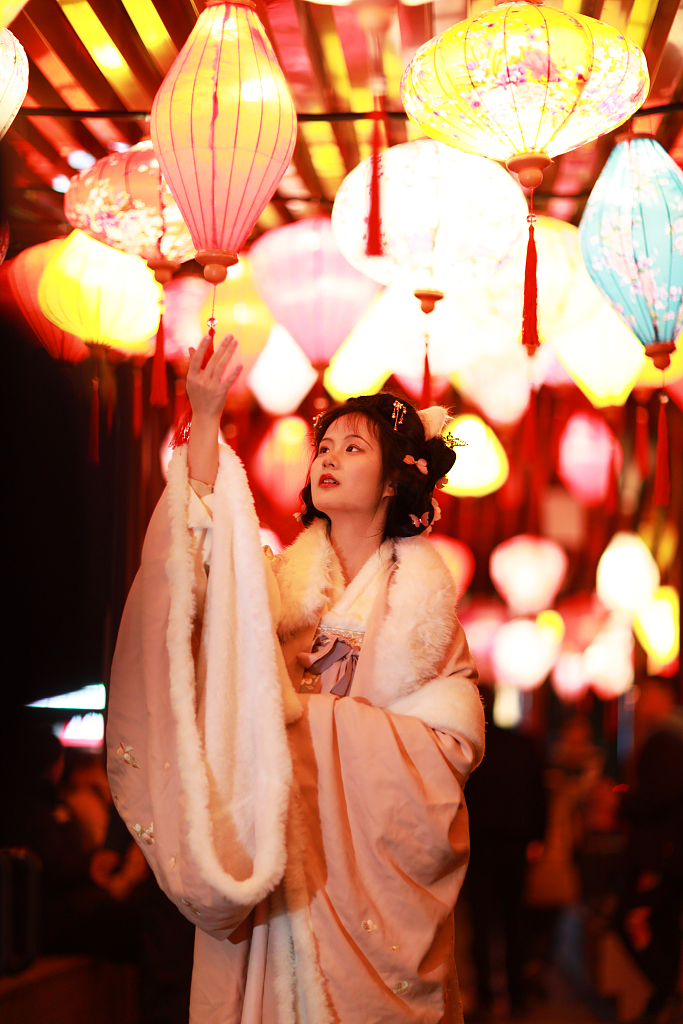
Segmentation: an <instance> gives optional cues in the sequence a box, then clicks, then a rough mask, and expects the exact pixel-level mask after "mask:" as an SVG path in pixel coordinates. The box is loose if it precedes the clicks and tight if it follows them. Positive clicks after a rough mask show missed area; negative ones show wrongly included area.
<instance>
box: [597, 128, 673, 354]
mask: <svg viewBox="0 0 683 1024" xmlns="http://www.w3.org/2000/svg"><path fill="white" fill-rule="evenodd" d="M682 210H683V174H681V171H680V170H679V168H678V166H677V164H675V163H674V161H673V160H672V159H671V157H670V156H669V155H668V153H667V152H666V150H665V149H664V148H663V147H662V146H660V144H659V143H658V142H657V141H656V139H653V138H650V137H649V136H626V137H624V138H623V139H622V140H621V141H619V142H617V144H616V146H615V147H614V149H613V150H612V152H611V154H610V157H609V159H608V161H607V163H606V164H605V167H604V169H603V171H602V173H601V175H600V177H599V178H598V180H597V182H596V183H595V187H594V188H593V191H592V192H591V195H590V198H589V200H588V203H587V204H586V208H585V210H584V213H583V216H582V218H581V224H580V225H579V237H580V240H581V252H582V254H583V258H584V260H585V263H586V267H587V269H588V273H589V274H590V275H591V277H592V278H593V280H594V281H595V283H596V285H597V286H598V288H599V289H600V291H601V292H602V293H603V295H604V296H605V298H606V299H607V301H608V302H609V303H610V305H611V306H612V307H613V308H614V309H615V310H616V312H617V313H618V314H619V316H620V317H621V318H622V320H623V321H624V323H625V324H626V326H627V327H628V328H629V329H630V330H631V331H633V333H634V334H635V336H636V338H637V339H638V341H639V342H640V343H641V345H643V347H644V349H645V352H646V354H647V355H649V356H650V357H651V358H652V360H653V362H654V364H655V366H657V367H659V368H660V369H664V368H665V367H667V366H668V365H669V362H670V354H671V352H672V351H673V350H674V348H675V342H676V338H677V337H678V335H679V334H680V332H681V329H682V328H683V215H682V214H681V211H682Z"/></svg>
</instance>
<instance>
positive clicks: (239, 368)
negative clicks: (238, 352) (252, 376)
mask: <svg viewBox="0 0 683 1024" xmlns="http://www.w3.org/2000/svg"><path fill="white" fill-rule="evenodd" d="M241 372H242V364H241V363H240V364H239V366H236V367H235V369H234V370H233V371H232V373H231V374H230V376H229V377H227V378H226V380H224V381H223V385H224V387H225V389H226V391H228V390H229V389H230V388H231V387H232V386H233V384H234V383H235V381H236V380H237V378H238V377H239V375H240V374H241Z"/></svg>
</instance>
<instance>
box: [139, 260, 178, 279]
mask: <svg viewBox="0 0 683 1024" xmlns="http://www.w3.org/2000/svg"><path fill="white" fill-rule="evenodd" d="M147 266H148V267H149V269H150V270H151V271H152V272H153V273H154V277H155V279H156V280H157V281H158V282H159V284H168V282H169V281H170V280H171V278H172V277H173V275H174V274H175V272H176V270H177V269H178V267H179V266H180V264H179V263H174V262H173V261H172V260H164V259H159V260H147Z"/></svg>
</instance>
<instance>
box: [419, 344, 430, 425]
mask: <svg viewBox="0 0 683 1024" xmlns="http://www.w3.org/2000/svg"><path fill="white" fill-rule="evenodd" d="M431 404H432V371H431V370H430V369H429V342H428V341H427V340H426V339H425V370H424V377H423V378H422V400H421V402H420V408H421V409H429V407H430V406H431Z"/></svg>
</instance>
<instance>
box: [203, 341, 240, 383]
mask: <svg viewBox="0 0 683 1024" xmlns="http://www.w3.org/2000/svg"><path fill="white" fill-rule="evenodd" d="M236 350H237V341H236V339H235V338H233V336H232V334H227V335H226V336H225V338H223V340H222V342H221V343H220V345H219V346H218V348H217V349H216V351H215V352H214V354H213V356H212V357H211V359H210V360H209V362H208V363H207V366H206V369H207V371H208V372H209V373H210V375H211V376H212V377H214V378H216V379H217V380H221V378H222V377H223V373H224V371H225V368H226V366H227V365H228V363H229V362H230V360H231V359H232V357H233V356H234V354H235V352H236Z"/></svg>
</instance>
